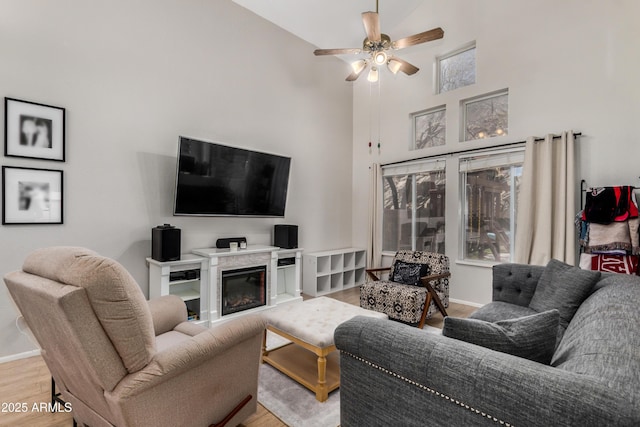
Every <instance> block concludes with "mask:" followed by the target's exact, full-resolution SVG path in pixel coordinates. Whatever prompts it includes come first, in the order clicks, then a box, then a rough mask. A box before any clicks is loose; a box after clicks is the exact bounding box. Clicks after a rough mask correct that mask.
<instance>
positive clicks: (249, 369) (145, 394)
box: [104, 315, 266, 427]
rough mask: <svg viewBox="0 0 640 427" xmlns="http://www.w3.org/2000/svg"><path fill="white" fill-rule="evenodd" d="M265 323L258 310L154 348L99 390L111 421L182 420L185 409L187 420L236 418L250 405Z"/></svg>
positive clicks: (151, 423) (162, 422) (205, 422)
mask: <svg viewBox="0 0 640 427" xmlns="http://www.w3.org/2000/svg"><path fill="white" fill-rule="evenodd" d="M265 327H266V322H265V321H264V319H263V317H262V316H260V315H246V316H242V317H240V318H236V319H233V320H230V321H228V322H225V323H222V324H221V325H220V326H216V327H214V328H212V329H208V330H205V331H204V332H201V333H200V334H198V335H195V336H193V337H191V338H189V339H187V340H185V341H183V342H181V343H179V344H176V345H174V346H171V347H168V348H167V349H166V350H164V351H161V352H159V353H156V355H155V356H154V357H153V359H152V360H151V362H149V364H148V365H147V366H145V367H144V368H142V369H141V370H140V371H138V372H134V373H132V374H129V375H127V376H125V377H124V378H123V379H122V380H121V381H120V382H119V383H118V384H117V385H116V387H115V388H114V389H113V390H111V391H105V392H104V396H105V399H106V401H107V403H108V404H109V407H110V408H111V409H112V412H113V413H114V414H115V417H116V419H115V422H114V424H115V425H131V426H141V427H146V426H157V425H182V424H184V422H185V414H188V418H189V419H188V423H189V424H190V425H210V424H211V423H220V420H226V419H228V418H229V417H231V418H232V419H231V421H230V425H236V424H238V423H240V422H241V421H242V420H244V419H246V418H247V417H248V416H249V415H250V414H251V413H253V412H255V409H256V405H257V393H258V368H259V366H260V350H261V347H262V338H263V335H264V329H265ZM248 396H250V397H248ZM247 400H248V403H247ZM240 408H241V409H240ZM229 414H231V415H229ZM233 414H235V415H233Z"/></svg>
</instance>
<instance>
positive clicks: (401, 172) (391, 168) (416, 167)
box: [380, 156, 447, 256]
mask: <svg viewBox="0 0 640 427" xmlns="http://www.w3.org/2000/svg"><path fill="white" fill-rule="evenodd" d="M446 169H447V161H446V158H445V157H444V156H443V157H437V158H429V159H428V160H425V159H423V160H409V161H406V162H401V163H397V164H392V165H386V166H382V171H381V174H380V179H381V180H382V183H381V184H382V185H381V190H382V194H383V200H382V203H381V205H380V207H381V208H382V212H381V215H380V225H381V226H382V229H383V230H384V185H385V179H386V178H387V177H390V176H391V177H392V176H408V178H407V179H408V180H409V179H410V180H411V200H412V204H411V250H414V251H415V250H416V249H415V246H416V235H415V234H416V228H417V227H416V222H417V219H416V212H417V207H416V203H415V201H416V200H417V185H416V174H419V173H431V172H440V173H442V174H443V176H445V180H446ZM445 191H446V185H445ZM444 209H445V215H444V218H445V228H446V212H447V205H446V198H445V208H444ZM384 237H385V236H384V232H383V233H382V234H381V236H380V238H381V242H380V248H381V254H382V255H383V256H393V255H394V254H395V252H396V251H397V250H398V249H396V250H395V251H389V250H385V249H384V247H385V242H384Z"/></svg>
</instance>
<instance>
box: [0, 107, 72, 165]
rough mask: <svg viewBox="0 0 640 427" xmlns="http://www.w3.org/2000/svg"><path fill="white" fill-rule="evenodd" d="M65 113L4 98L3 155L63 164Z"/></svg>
mask: <svg viewBox="0 0 640 427" xmlns="http://www.w3.org/2000/svg"><path fill="white" fill-rule="evenodd" d="M64 122H65V110H64V108H61V107H54V106H51V105H45V104H38V103H35V102H29V101H21V100H19V99H13V98H5V99H4V155H5V156H9V157H27V158H33V159H43V160H55V161H59V162H64V152H65V151H64V132H65V129H64V128H65V123H64Z"/></svg>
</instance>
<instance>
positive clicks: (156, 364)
mask: <svg viewBox="0 0 640 427" xmlns="http://www.w3.org/2000/svg"><path fill="white" fill-rule="evenodd" d="M265 328H266V322H265V320H264V319H263V318H262V316H259V315H254V316H249V315H247V316H243V317H240V318H237V319H234V320H232V321H229V322H226V323H223V324H221V325H220V326H216V327H214V328H211V329H208V330H206V331H204V332H201V333H200V334H198V335H195V336H193V337H191V338H190V339H189V340H187V341H184V342H183V343H181V344H180V345H175V346H172V347H169V348H167V349H166V350H165V351H162V352H160V353H156V355H155V356H154V357H153V359H151V362H149V364H148V365H147V366H145V367H144V368H142V369H141V370H140V371H138V372H134V373H132V374H130V375H127V376H126V377H125V378H123V380H122V381H120V383H119V384H118V385H117V386H116V388H115V389H114V390H113V392H112V394H113V395H114V396H115V395H118V396H119V398H121V399H122V398H126V397H127V396H128V395H133V394H139V393H141V392H143V391H145V390H149V389H151V388H153V387H155V386H156V385H158V384H159V383H163V382H166V381H168V380H170V379H172V378H173V377H176V376H179V375H181V374H183V373H185V372H187V371H189V370H194V368H196V367H197V366H198V365H200V364H202V363H204V362H206V361H207V360H210V359H213V358H215V357H216V356H219V355H221V354H223V353H225V352H226V351H228V350H229V349H231V348H232V347H234V346H236V345H238V344H240V343H242V342H244V341H246V340H249V339H251V338H252V337H258V340H259V341H260V343H259V345H258V347H257V348H258V349H260V345H261V343H262V336H263V334H264V330H265ZM258 351H259V350H258ZM258 354H259V353H258ZM256 363H258V358H256ZM222 368H224V367H223V366H221V369H222Z"/></svg>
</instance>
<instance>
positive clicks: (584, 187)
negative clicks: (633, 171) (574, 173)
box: [580, 177, 640, 210]
mask: <svg viewBox="0 0 640 427" xmlns="http://www.w3.org/2000/svg"><path fill="white" fill-rule="evenodd" d="M638 179H640V177H638ZM633 188H634V189H637V187H633ZM587 191H589V187H587V181H585V180H584V179H581V180H580V210H582V209H584V203H585V200H584V198H585V196H586V194H587Z"/></svg>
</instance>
